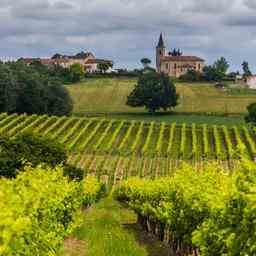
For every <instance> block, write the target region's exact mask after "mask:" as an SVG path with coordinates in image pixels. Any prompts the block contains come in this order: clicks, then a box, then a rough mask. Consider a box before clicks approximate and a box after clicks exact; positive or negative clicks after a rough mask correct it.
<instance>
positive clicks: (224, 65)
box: [203, 57, 229, 82]
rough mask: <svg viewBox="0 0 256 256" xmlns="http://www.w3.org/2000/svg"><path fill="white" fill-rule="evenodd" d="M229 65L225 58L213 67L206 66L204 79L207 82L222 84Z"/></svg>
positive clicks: (216, 62)
mask: <svg viewBox="0 0 256 256" xmlns="http://www.w3.org/2000/svg"><path fill="white" fill-rule="evenodd" d="M228 69H229V64H228V62H227V60H226V59H225V58H224V57H221V58H220V59H218V60H217V61H215V62H214V64H213V65H212V66H205V67H204V69H203V72H204V77H205V79H206V80H207V81H215V82H221V81H222V80H223V79H224V78H225V77H226V74H227V71H228Z"/></svg>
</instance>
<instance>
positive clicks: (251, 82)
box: [246, 76, 256, 89]
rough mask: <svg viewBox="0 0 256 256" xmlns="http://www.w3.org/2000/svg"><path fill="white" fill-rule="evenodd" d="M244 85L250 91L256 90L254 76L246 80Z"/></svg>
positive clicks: (255, 78) (255, 77)
mask: <svg viewBox="0 0 256 256" xmlns="http://www.w3.org/2000/svg"><path fill="white" fill-rule="evenodd" d="M246 84H247V85H248V87H249V88H250V89H256V76H250V77H248V78H247V79H246Z"/></svg>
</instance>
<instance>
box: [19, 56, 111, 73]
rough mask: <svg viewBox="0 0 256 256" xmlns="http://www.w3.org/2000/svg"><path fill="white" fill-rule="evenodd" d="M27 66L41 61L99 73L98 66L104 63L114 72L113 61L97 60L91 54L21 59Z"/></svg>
mask: <svg viewBox="0 0 256 256" xmlns="http://www.w3.org/2000/svg"><path fill="white" fill-rule="evenodd" d="M21 59H22V60H23V61H24V62H25V63H26V64H28V65H30V64H31V63H32V62H34V61H39V62H41V63H42V64H43V65H60V66H62V67H64V68H69V67H70V66H71V65H73V64H76V63H78V64H80V65H82V66H83V67H84V68H85V70H86V72H88V73H96V72H99V71H100V70H99V67H98V64H101V63H104V64H108V65H109V70H108V71H107V72H110V71H112V67H113V64H114V63H113V61H111V60H105V59H97V58H96V57H95V56H94V55H93V54H92V53H91V52H80V53H78V54H76V55H72V56H68V55H61V54H58V53H57V54H55V55H54V56H53V57H52V58H21Z"/></svg>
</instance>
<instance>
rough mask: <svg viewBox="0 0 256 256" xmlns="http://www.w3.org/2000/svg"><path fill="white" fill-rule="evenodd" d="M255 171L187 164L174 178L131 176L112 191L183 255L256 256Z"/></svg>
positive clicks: (252, 166)
mask: <svg viewBox="0 0 256 256" xmlns="http://www.w3.org/2000/svg"><path fill="white" fill-rule="evenodd" d="M255 169H256V165H255V163H252V162H246V161H245V162H243V164H242V165H241V166H238V167H237V170H236V171H235V172H233V173H232V174H228V173H226V171H223V170H222V169H221V167H220V166H217V165H209V166H208V167H206V168H205V169H204V170H203V171H202V170H200V171H198V170H196V169H193V168H192V167H190V166H184V167H183V168H182V169H180V170H178V171H176V172H175V174H174V175H173V177H170V178H162V179H157V180H154V181H153V180H145V179H139V178H131V179H128V180H127V181H124V182H122V184H121V186H120V187H119V188H117V189H116V190H115V192H114V195H115V197H116V198H117V199H118V200H120V201H125V202H127V203H128V205H129V206H130V207H131V208H132V209H133V210H135V212H136V213H137V214H138V215H139V220H140V222H141V223H142V224H143V225H145V227H147V229H149V230H150V229H151V230H152V231H155V230H156V232H157V234H158V236H159V237H160V238H162V239H163V238H165V239H167V241H168V242H169V243H170V245H171V248H172V249H173V250H174V251H175V252H176V253H179V255H195V254H196V255H198V253H199V254H200V255H202V256H208V255H215V256H221V255H227V256H233V255H255V253H256V249H255V248H256V240H255V236H254V234H255V232H256V224H255V223H256V222H255V220H256V213H255V185H256V175H255ZM168 237H169V238H168Z"/></svg>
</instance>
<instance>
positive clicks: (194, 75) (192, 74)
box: [179, 69, 205, 82]
mask: <svg viewBox="0 0 256 256" xmlns="http://www.w3.org/2000/svg"><path fill="white" fill-rule="evenodd" d="M179 80H180V81H183V82H200V81H205V79H204V77H203V75H202V74H201V73H200V72H198V71H195V70H193V69H190V70H188V72H187V73H186V74H184V75H182V76H180V78H179Z"/></svg>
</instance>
